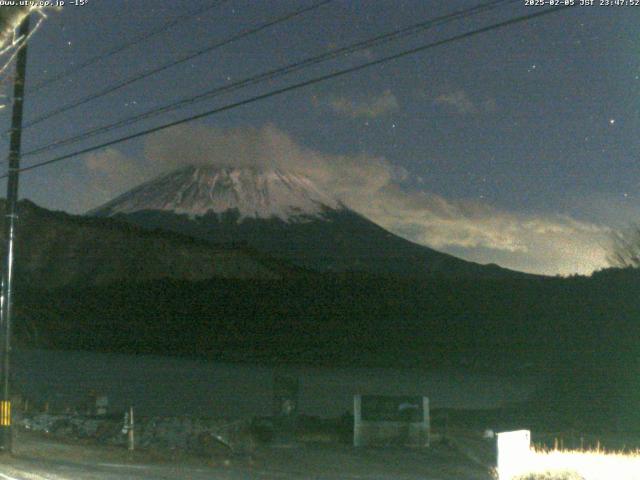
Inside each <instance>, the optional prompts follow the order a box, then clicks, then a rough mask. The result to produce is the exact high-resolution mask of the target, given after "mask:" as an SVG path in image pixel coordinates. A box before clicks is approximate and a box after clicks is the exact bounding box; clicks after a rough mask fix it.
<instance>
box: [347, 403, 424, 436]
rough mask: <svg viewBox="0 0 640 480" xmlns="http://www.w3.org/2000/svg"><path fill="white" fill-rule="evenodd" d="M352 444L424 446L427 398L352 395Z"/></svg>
mask: <svg viewBox="0 0 640 480" xmlns="http://www.w3.org/2000/svg"><path fill="white" fill-rule="evenodd" d="M353 411H354V419H353V444H354V446H356V447H364V446H373V445H376V446H385V445H402V446H409V447H428V446H429V435H430V430H431V427H430V416H429V399H428V398H427V397H421V396H391V395H355V396H354V398H353Z"/></svg>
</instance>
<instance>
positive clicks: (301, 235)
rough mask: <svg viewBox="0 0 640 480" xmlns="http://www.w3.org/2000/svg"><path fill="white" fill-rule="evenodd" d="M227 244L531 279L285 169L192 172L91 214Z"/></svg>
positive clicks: (342, 261) (399, 269)
mask: <svg viewBox="0 0 640 480" xmlns="http://www.w3.org/2000/svg"><path fill="white" fill-rule="evenodd" d="M87 215H91V216H99V217H114V218H116V219H119V220H123V221H125V222H128V223H132V224H135V225H138V226H142V227H144V228H147V229H154V230H155V229H162V230H169V231H174V232H178V233H181V234H186V235H189V236H192V237H195V238H198V239H204V240H207V241H210V242H214V243H223V244H247V245H248V246H250V247H252V248H255V249H257V250H259V251H262V252H265V253H268V254H269V255H271V256H273V257H276V258H280V259H283V260H287V261H289V262H292V263H293V264H295V265H297V266H300V267H303V268H307V269H311V270H316V271H320V272H330V271H333V272H348V271H351V272H354V271H360V272H367V273H375V274H389V273H391V274H399V275H424V274H438V275H445V276H452V277H467V276H483V277H502V276H505V275H508V276H512V275H513V276H520V275H522V276H524V274H520V273H518V272H513V271H510V270H506V269H503V268H500V267H498V266H496V265H480V264H477V263H473V262H468V261H465V260H461V259H458V258H456V257H453V256H451V255H448V254H444V253H441V252H437V251H435V250H433V249H431V248H428V247H425V246H422V245H418V244H415V243H412V242H410V241H408V240H405V239H403V238H401V237H398V236H396V235H394V234H393V233H391V232H389V231H387V230H385V229H384V228H382V227H380V226H378V225H377V224H375V223H374V222H372V221H371V220H369V219H367V218H365V217H364V216H362V215H360V214H358V213H357V212H355V211H353V210H351V209H349V208H348V207H347V206H345V205H344V204H343V203H342V202H340V201H339V200H338V199H336V198H334V197H332V196H331V195H329V194H327V193H325V192H323V191H322V190H321V189H319V188H318V187H317V186H316V185H314V183H313V182H312V181H311V180H310V179H309V178H307V177H304V176H302V175H298V174H294V173H290V172H283V171H281V170H276V169H272V170H260V169H256V168H220V167H214V166H189V167H185V168H181V169H179V170H176V171H173V172H170V173H168V174H165V175H163V176H160V177H159V178H156V179H153V180H151V181H149V182H146V183H143V184H141V185H139V186H138V187H135V188H133V189H132V190H130V191H128V192H126V193H124V194H122V195H120V196H119V197H117V198H115V199H113V200H111V201H110V202H108V203H106V204H105V205H103V206H101V207H98V208H97V209H94V210H92V211H90V212H88V213H87Z"/></svg>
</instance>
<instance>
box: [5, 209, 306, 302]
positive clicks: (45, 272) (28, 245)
mask: <svg viewBox="0 0 640 480" xmlns="http://www.w3.org/2000/svg"><path fill="white" fill-rule="evenodd" d="M4 205H5V203H4V201H0V214H3V212H4ZM19 216H20V218H19V224H18V230H17V247H16V277H17V280H18V281H19V282H21V283H24V284H28V285H29V286H30V287H37V288H46V289H55V288H60V287H64V286H70V285H101V284H108V283H113V282H124V281H127V282H145V281H150V280H154V279H162V278H174V279H185V280H201V279H206V278H211V277H220V278H269V279H275V278H280V277H282V276H283V275H288V274H290V273H292V272H293V271H294V270H293V269H292V268H290V267H289V266H288V265H287V264H285V263H283V262H281V261H276V260H274V259H272V258H269V257H268V256H267V255H264V254H259V253H257V252H254V251H252V250H251V249H249V248H245V247H240V246H238V247H233V248H232V247H230V246H220V245H215V244H212V243H210V242H205V241H202V240H195V239H193V238H191V237H188V236H184V235H178V234H175V233H170V232H166V231H149V230H145V229H142V228H139V227H136V226H133V225H131V224H128V223H123V222H118V221H116V220H113V219H108V218H104V219H96V218H86V217H81V216H75V215H68V214H66V213H62V212H51V211H49V210H46V209H43V208H40V207H38V206H36V205H35V204H33V203H31V202H29V201H21V202H20V203H19Z"/></svg>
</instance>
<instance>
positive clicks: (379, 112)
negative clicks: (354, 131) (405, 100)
mask: <svg viewBox="0 0 640 480" xmlns="http://www.w3.org/2000/svg"><path fill="white" fill-rule="evenodd" d="M328 106H329V108H330V109H331V110H332V111H333V112H334V113H336V114H338V115H342V116H345V117H351V118H378V117H381V116H384V115H388V114H390V113H392V112H394V111H396V110H398V109H399V108H400V105H399V104H398V99H397V98H396V96H395V95H394V94H393V93H392V92H391V90H385V91H384V92H383V93H382V94H381V95H379V96H377V97H372V98H370V99H368V100H362V101H356V100H353V99H349V98H346V97H335V98H332V99H331V100H329V101H328Z"/></svg>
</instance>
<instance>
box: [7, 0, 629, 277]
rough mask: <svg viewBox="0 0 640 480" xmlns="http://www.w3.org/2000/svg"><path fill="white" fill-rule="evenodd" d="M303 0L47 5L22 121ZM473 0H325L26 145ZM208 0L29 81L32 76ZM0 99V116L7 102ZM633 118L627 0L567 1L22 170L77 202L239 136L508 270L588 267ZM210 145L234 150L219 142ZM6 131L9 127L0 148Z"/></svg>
mask: <svg viewBox="0 0 640 480" xmlns="http://www.w3.org/2000/svg"><path fill="white" fill-rule="evenodd" d="M312 3H313V2H312V1H308V0H298V1H279V0H278V1H268V2H267V1H262V2H256V1H248V0H245V1H242V0H228V1H223V2H211V1H202V0H191V1H186V0H175V1H171V2H168V1H165V2H160V1H157V0H131V1H127V0H88V4H87V5H85V6H82V7H80V6H78V7H76V6H67V7H64V8H63V9H62V11H60V12H55V11H51V12H49V13H48V19H47V20H46V21H45V22H44V23H43V24H42V27H41V29H40V30H39V31H38V32H36V34H35V35H34V36H33V38H32V41H31V43H30V44H29V63H28V73H27V76H28V78H27V92H28V93H27V97H26V107H25V108H26V110H25V121H26V122H27V123H28V122H29V120H30V119H34V118H37V117H39V116H40V115H43V114H45V113H46V112H49V111H51V110H53V109H56V108H59V107H60V106H63V105H65V104H68V103H70V102H73V101H75V100H78V99H81V98H83V97H85V96H86V95H89V94H91V93H93V92H96V91H99V90H102V89H104V88H106V87H108V86H109V85H112V84H114V83H116V82H119V81H122V80H124V79H127V78H129V77H131V76H133V75H136V74H138V73H140V72H144V71H147V70H149V69H150V68H153V67H156V66H159V65H162V64H164V63H166V62H169V61H171V60H175V59H177V58H179V57H181V56H184V55H185V54H186V53H189V52H192V51H195V50H198V49H201V48H203V47H205V46H207V45H209V44H212V43H214V42H216V41H219V40H222V39H224V38H226V37H228V36H229V35H232V34H234V33H237V32H240V31H242V30H244V29H247V28H251V27H253V26H256V25H259V24H260V23H263V22H265V21H267V20H270V19H274V18H277V17H279V16H282V15H284V14H285V13H287V12H290V11H293V10H296V9H299V8H301V7H303V6H306V5H311V4H312ZM478 3H479V2H477V1H473V2H470V1H453V0H451V1H422V0H415V1H409V0H396V1H390V0H388V1H387V0H376V1H373V0H371V1H347V0H335V1H333V2H331V3H329V4H327V5H324V6H322V7H320V8H318V9H316V10H314V11H311V12H309V13H306V14H304V15H301V16H299V17H296V18H294V19H291V20H289V21H287V22H284V23H282V24H279V25H277V26H275V27H273V28H270V29H266V30H264V31H262V32H260V33H258V34H256V35H252V36H249V37H247V38H245V39H243V40H240V41H237V42H234V43H232V44H230V45H227V46H225V47H223V48H220V49H218V50H215V51H214V52H211V53H208V54H205V55H202V56H200V57H198V58H196V59H193V60H191V61H189V62H186V63H184V64H181V65H179V66H176V67H174V68H170V69H167V70H166V71H164V72H162V73H161V74H158V75H154V76H153V77H151V78H149V79H146V80H144V81H142V82H137V83H133V84H131V85H129V86H127V87H126V88H123V89H121V90H119V91H118V92H114V93H112V94H109V95H107V96H105V97H103V98H100V99H97V100H95V101H92V102H90V103H88V104H86V105H83V106H82V107H80V108H77V109H73V110H71V111H69V112H66V113H64V114H62V115H59V116H56V117H53V118H51V119H49V120H47V121H45V122H42V123H41V124H39V125H36V126H33V127H31V128H29V129H27V130H25V132H24V143H23V151H29V150H32V149H34V148H36V147H39V146H42V145H46V144H48V143H50V142H52V141H56V140H59V139H62V138H66V137H69V136H73V135H75V134H78V133H81V132H83V131H85V130H86V129H88V128H92V127H96V126H101V125H104V124H108V123H111V122H114V121H118V120H120V119H123V118H127V117H129V116H132V115H135V114H138V113H141V112H144V111H146V110H148V109H151V108H154V107H158V106H161V105H164V104H167V103H171V102H172V101H176V100H179V99H183V98H187V97H189V96H193V95H196V94H198V93H201V92H203V91H206V90H208V89H212V88H215V87H218V86H222V85H225V84H229V83H232V82H234V81H237V80H239V79H242V78H244V77H248V76H251V75H255V74H258V73H261V72H263V71H266V70H268V69H271V68H274V67H279V66H284V65H287V64H289V63H292V62H295V61H297V60H300V59H303V58H306V57H308V56H310V55H316V54H321V53H323V52H326V51H328V50H330V49H332V48H336V47H341V46H345V45H348V44H351V43H353V42H356V41H359V40H364V39H367V38H370V37H373V36H376V35H379V34H382V33H386V32H390V31H393V30H396V29H399V28H402V27H404V26H408V25H411V24H413V23H417V22H420V21H424V20H427V19H429V18H433V17H436V16H439V15H443V14H446V13H449V12H452V11H454V10H458V9H462V8H468V7H471V6H474V5H476V4H478ZM597 3H599V2H598V0H596V4H597ZM214 4H215V5H216V6H214V7H213V8H211V9H209V10H208V11H207V12H205V13H203V14H202V15H199V16H198V17H196V18H191V19H189V20H185V21H183V22H181V23H180V24H179V25H176V26H174V27H172V28H171V29H169V30H167V31H166V32H164V33H163V34H162V35H158V36H155V37H153V38H151V39H148V40H146V41H142V42H139V43H138V44H137V45H136V46H135V47H133V48H129V49H127V50H125V51H123V52H121V53H118V54H116V55H113V56H111V57H109V58H108V59H106V60H105V61H102V62H100V63H97V64H95V65H92V66H90V67H88V68H86V69H84V70H82V71H81V72H78V73H76V74H73V75H69V76H67V77H65V78H64V79H63V80H62V81H60V82H56V83H53V84H51V85H47V86H45V87H44V88H41V89H39V90H37V91H35V92H32V93H29V88H30V87H32V86H33V85H37V84H38V83H40V81H41V80H43V79H46V78H50V77H51V76H52V75H55V74H57V73H59V72H63V71H66V70H68V69H69V68H71V67H73V66H74V65H78V64H81V63H82V62H83V61H85V60H86V59H88V58H91V57H93V56H95V55H98V54H101V53H104V52H107V51H109V50H111V49H113V48H114V47H115V46H118V45H120V44H122V43H126V42H127V41H129V40H131V39H133V38H136V37H137V36H139V35H141V34H144V33H145V32H148V31H150V30H152V29H154V28H157V27H158V26H160V25H162V24H164V23H166V22H168V21H170V20H171V19H174V18H176V17H178V16H180V15H185V14H187V13H189V12H194V11H198V10H200V9H202V8H204V7H206V6H207V5H214ZM543 8H545V7H532V6H526V5H525V2H524V0H522V1H521V2H513V3H511V4H510V5H503V6H501V7H500V8H498V9H496V10H495V11H493V12H489V13H485V14H481V15H478V16H476V17H473V18H468V19H464V20H462V21H459V22H455V23H451V24H448V25H444V26H439V27H437V28H435V29H433V30H428V31H424V32H422V33H419V34H417V35H413V36H410V37H408V38H405V39H402V40H400V41H397V42H391V43H389V44H387V45H385V46H382V47H376V48H371V49H368V50H365V51H362V52H359V53H357V54H354V55H351V56H349V57H346V58H342V59H340V60H338V61H331V62H325V63H322V64H320V65H317V66H314V67H312V68H309V69H307V70H304V71H303V72H297V73H294V74H292V75H289V76H286V77H283V78H280V79H278V80H275V81H272V82H266V83H264V84H260V85H258V86H254V87H250V88H245V89H243V90H240V91H238V92H235V93H232V94H227V95H223V96H220V97H217V98H214V99H212V100H208V101H205V102H201V103H196V104H194V105H190V106H188V107H186V108H182V109H180V110H178V111H176V112H172V113H168V114H165V115H162V116H160V117H157V118H154V119H150V120H148V121H145V122H142V123H139V124H136V125H135V126H128V127H126V128H123V129H120V130H118V131H115V132H110V133H108V134H105V135H102V136H98V137H95V138H91V139H90V140H87V141H86V142H84V143H81V144H76V145H73V146H69V147H63V148H59V149H56V150H52V151H50V152H46V153H43V154H41V155H37V156H27V157H25V158H24V159H23V165H30V164H33V163H35V162H37V161H42V160H47V159H49V158H51V157H53V156H56V155H59V154H63V153H66V152H71V151H74V150H77V149H79V148H82V147H87V146H91V145H94V144H98V143H102V142H104V141H108V140H110V139H112V138H116V137H119V136H123V135H126V134H129V133H133V132H136V131H138V130H141V129H143V128H148V127H150V126H154V125H160V124H162V123H166V122H167V121H171V120H175V119H179V118H183V117H186V116H188V115H192V114H195V113H198V112H203V111H207V110H210V109H213V108H215V107H216V106H222V105H225V104H227V103H232V102H234V101H238V100H241V99H244V98H249V97H251V96H253V95H257V94H261V93H264V92H267V91H269V90H272V89H275V88H281V87H283V86H286V85H289V84H292V83H296V82H299V81H302V80H305V79H310V78H313V77H314V76H318V75H322V74H325V73H328V72H331V71H334V70H338V69H340V68H345V67H348V66H351V65H357V64H360V63H364V62H367V61H370V60H372V59H376V58H380V57H382V56H385V55H389V54H392V53H395V52H399V51H402V50H405V49H408V48H412V47H415V46H418V45H422V44H426V43H429V42H433V41H435V40H439V39H443V38H447V37H449V36H453V35H456V34H460V33H463V32H466V31H470V30H473V29H476V28H480V27H483V26H486V25H489V24H491V23H495V22H498V21H503V20H506V19H509V18H513V17H516V16H518V15H524V14H528V13H534V12H536V11H540V10H541V9H543ZM4 76H5V83H6V85H10V78H9V75H7V74H5V75H4ZM5 88H7V87H5ZM7 90H8V88H7ZM0 116H1V118H2V122H3V128H5V129H6V128H8V126H9V120H10V108H5V109H4V110H1V111H0ZM639 130H640V6H608V7H607V6H598V5H595V6H591V7H586V6H576V7H574V8H571V9H568V10H564V11H561V12H557V13H554V14H552V15H547V16H543V17H541V18H538V19H535V20H532V21H529V22H526V23H520V24H517V25H513V26H510V27H506V28H503V29H499V30H495V31H492V32H488V33H484V34H481V35H479V36H474V37H471V38H467V39H464V40H461V41H458V42H454V43H450V44H447V45H444V46H440V47H437V48H434V49H429V50H427V51H424V52H422V53H419V54H416V55H412V56H409V57H405V58H403V59H400V60H396V61H392V62H388V63H385V64H383V65H380V66H376V67H372V68H369V69H367V70H364V71H360V72H357V73H354V74H350V75H347V76H343V77H340V78H337V79H334V80H330V81H326V82H323V83H321V84H316V85H313V86H310V87H307V88H303V89H299V90H296V91H292V92H288V93H286V94H283V95H279V96H276V97H272V98H269V99H267V100H264V101H260V102H256V103H252V104H250V105H246V106H242V107H239V108H237V109H234V110H231V111H227V112H225V113H222V114H219V115H214V116H211V117H209V118H206V119H201V120H198V121H197V122H194V123H189V124H186V125H182V126H181V127H179V128H174V129H173V130H172V131H168V132H164V133H162V134H155V135H151V136H147V137H144V138H140V139H136V140H133V141H130V142H127V143H122V144H118V145H115V146H112V147H109V148H107V149H104V150H101V151H97V152H94V153H92V154H87V155H84V156H79V157H75V158H73V159H70V160H67V161H65V162H62V163H57V164H54V165H51V166H48V167H45V168H41V169H37V170H33V171H30V172H25V173H24V175H23V176H22V178H21V196H22V197H26V198H30V199H31V200H33V201H35V202H36V203H38V204H39V205H41V206H43V207H46V208H50V209H56V210H65V211H68V212H72V213H83V212H86V211H87V210H89V209H90V208H92V207H95V206H97V205H99V204H102V203H104V202H105V201H107V200H109V199H110V198H112V197H113V196H115V195H116V194H118V193H122V192H123V191H125V190H127V189H128V188H131V187H132V186H134V185H136V184H138V183H139V182H141V181H143V180H146V179H149V178H151V177H153V176H155V175H157V174H158V173H160V172H161V171H163V170H166V169H167V168H170V167H174V166H176V165H179V164H181V163H189V161H190V158H178V157H184V156H185V154H184V152H183V151H182V152H181V151H180V150H179V149H177V148H176V149H175V150H176V151H172V150H171V145H179V144H180V142H181V141H182V142H187V143H188V144H189V145H191V146H192V147H193V150H194V151H195V152H197V153H195V154H194V155H195V156H198V157H202V158H204V159H205V160H206V157H207V152H209V151H215V152H217V153H216V155H219V154H220V152H221V151H227V152H231V151H232V149H231V148H230V147H229V146H233V145H237V144H238V142H239V143H240V144H241V143H242V141H243V139H246V141H247V142H253V144H255V145H257V146H258V147H257V151H261V152H263V155H264V157H265V158H261V159H256V158H254V157H255V156H256V154H255V152H254V153H253V154H252V157H251V158H250V159H249V160H247V159H246V158H244V159H243V158H240V157H242V156H243V155H245V154H244V153H242V152H239V153H238V157H239V161H240V162H246V161H257V162H259V163H261V164H264V163H267V164H268V163H269V162H273V163H274V164H275V165H277V166H282V165H288V166H290V167H291V168H296V166H298V167H299V168H301V169H302V170H304V171H307V170H309V168H310V167H309V165H311V164H313V169H312V171H313V174H312V175H311V176H312V177H313V176H314V175H315V178H314V179H315V180H316V181H317V182H318V183H319V184H321V186H322V187H323V188H325V189H327V190H329V191H330V192H331V193H334V194H336V195H338V196H339V197H340V198H341V199H342V200H343V201H345V203H347V204H348V205H349V206H351V207H353V208H354V209H356V210H358V211H360V212H362V213H363V214H365V215H367V216H368V217H370V218H371V219H372V220H374V221H376V222H378V223H379V224H381V225H383V226H384V227H386V228H388V229H390V230H392V231H394V232H396V233H398V234H400V235H402V236H404V237H405V238H409V239H411V240H413V241H416V242H418V243H422V244H425V245H429V246H432V247H434V248H436V249H438V250H442V251H446V252H449V253H452V254H454V255H457V256H460V257H462V258H466V259H470V260H474V261H479V262H482V263H487V262H495V263H498V264H500V265H503V266H506V267H510V268H514V269H518V270H525V271H531V272H539V273H546V274H557V273H560V274H570V273H576V272H578V273H590V272H591V271H593V270H594V269H598V268H602V267H604V266H606V265H607V262H606V254H607V250H608V248H609V238H610V235H611V229H617V228H624V227H625V226H626V225H628V224H629V223H631V222H637V221H640V193H639V190H638V186H639V181H640V162H639V161H638V160H639V158H638V157H639V153H640V136H639V135H638V134H637V132H638V131H639ZM230 139H231V140H230ZM170 140H171V141H170ZM215 142H219V143H220V142H221V143H222V144H225V142H227V143H226V145H227V146H228V147H229V148H227V149H226V150H225V149H224V148H223V149H215V148H213V147H212V143H215ZM7 143H8V142H7V139H6V136H5V138H4V139H3V147H4V148H5V151H6V147H7ZM181 153H182V154H181ZM229 155H230V156H232V154H231V153H229ZM273 156H278V157H279V158H272V157H273ZM283 157H286V161H283V160H282V158H283ZM211 161H212V162H214V163H215V162H216V161H221V160H220V159H212V160H211ZM224 161H225V162H227V163H228V162H229V161H230V160H229V158H227V159H225V160H224ZM283 162H284V163H283ZM3 188H4V186H3Z"/></svg>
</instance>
